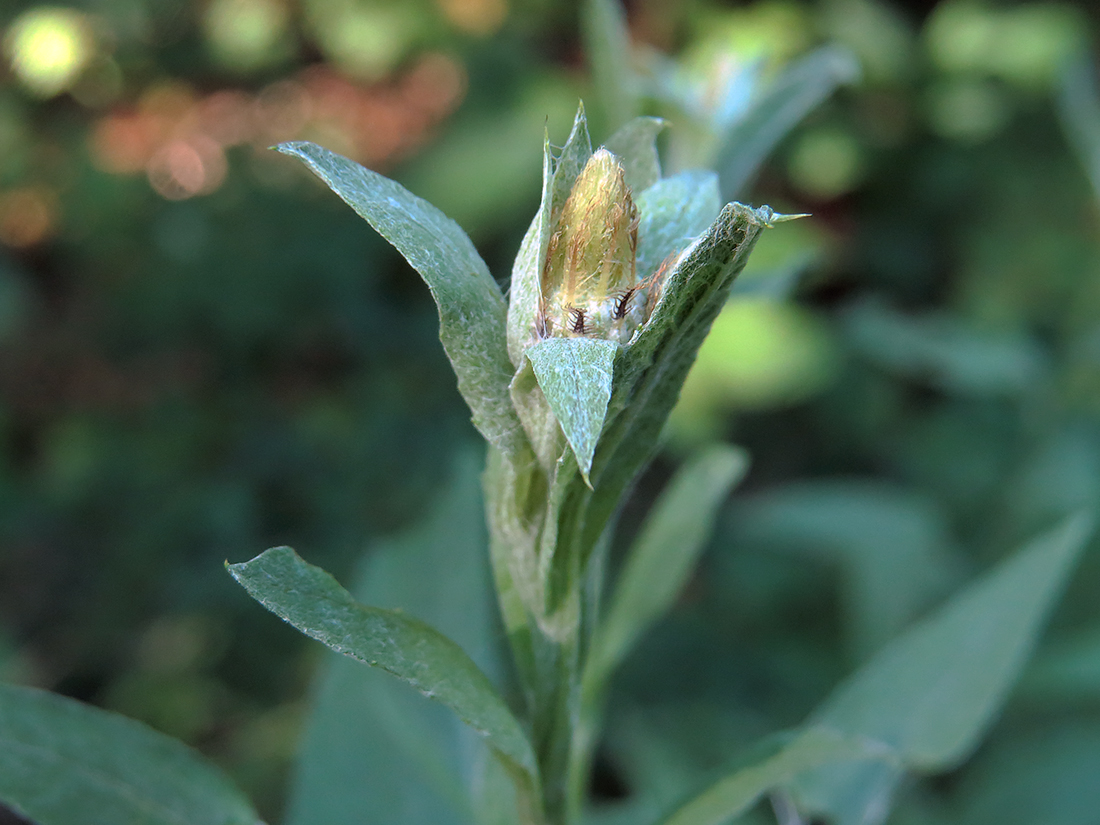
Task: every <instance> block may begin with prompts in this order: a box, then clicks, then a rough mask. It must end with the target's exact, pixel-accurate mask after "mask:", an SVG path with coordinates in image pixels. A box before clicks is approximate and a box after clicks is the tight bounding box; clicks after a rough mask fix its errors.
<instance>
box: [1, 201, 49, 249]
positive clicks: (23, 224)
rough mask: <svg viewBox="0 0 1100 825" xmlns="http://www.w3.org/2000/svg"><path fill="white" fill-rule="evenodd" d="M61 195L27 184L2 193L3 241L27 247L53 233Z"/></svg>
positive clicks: (19, 246) (15, 245) (7, 243)
mask: <svg viewBox="0 0 1100 825" xmlns="http://www.w3.org/2000/svg"><path fill="white" fill-rule="evenodd" d="M56 203H57V198H56V197H55V196H54V193H53V192H52V191H51V190H49V189H47V188H46V187H43V186H25V187H21V188H19V189H13V190H11V191H10V192H6V193H4V194H3V195H0V242H2V243H4V244H6V245H8V246H12V247H16V248H24V247H28V246H34V245H35V244H39V243H41V242H42V241H44V240H46V239H47V238H48V237H49V236H50V235H52V234H53V230H54V227H55V225H56V223H57V206H56Z"/></svg>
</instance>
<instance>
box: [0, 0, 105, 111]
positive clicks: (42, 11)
mask: <svg viewBox="0 0 1100 825" xmlns="http://www.w3.org/2000/svg"><path fill="white" fill-rule="evenodd" d="M94 53H95V38H94V37H93V34H92V27H91V25H90V24H89V22H88V18H87V17H86V16H85V15H83V14H81V13H80V12H78V11H76V10H74V9H66V8H55V7H49V6H39V7H37V8H33V9H30V10H28V11H26V12H24V13H23V14H21V15H20V16H19V17H17V18H16V19H15V22H13V23H12V24H11V27H10V28H9V29H8V32H7V34H6V36H5V37H4V54H5V55H6V56H7V58H8V60H9V61H10V62H11V67H12V70H13V71H14V72H15V75H16V77H18V78H19V80H20V81H21V82H22V83H23V85H25V86H26V87H27V88H28V89H30V91H31V92H33V93H34V94H36V95H39V96H41V97H53V96H54V95H56V94H59V93H60V92H63V91H65V90H66V89H67V88H69V86H70V85H71V84H72V83H73V82H74V81H75V80H76V78H77V77H78V76H79V75H80V72H81V70H82V69H83V68H84V66H85V65H87V63H88V61H89V60H91V58H92V56H93V54H94Z"/></svg>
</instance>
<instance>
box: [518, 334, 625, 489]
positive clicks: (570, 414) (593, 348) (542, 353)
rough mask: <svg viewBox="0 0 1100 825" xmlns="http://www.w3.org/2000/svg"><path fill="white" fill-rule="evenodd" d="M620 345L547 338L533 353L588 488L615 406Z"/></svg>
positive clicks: (537, 374) (537, 371) (540, 378)
mask: <svg viewBox="0 0 1100 825" xmlns="http://www.w3.org/2000/svg"><path fill="white" fill-rule="evenodd" d="M618 350H619V344H618V343H616V342H615V341H604V340H602V339H599V338H547V339H545V340H543V341H539V342H538V343H537V344H535V345H534V346H533V347H531V348H530V349H528V350H527V357H528V358H530V359H531V366H532V368H533V369H534V371H535V377H536V378H537V379H538V382H539V387H540V388H541V389H542V392H543V394H544V395H545V396H546V402H547V403H548V404H549V405H550V409H551V410H553V412H554V416H555V417H556V418H557V420H558V423H559V424H561V428H562V432H564V433H565V438H566V440H567V441H568V442H569V446H570V447H572V448H573V455H575V456H576V458H577V466H578V468H580V471H581V475H582V476H583V477H584V480H585V483H588V471H589V470H590V469H591V468H592V456H593V455H594V454H595V452H596V443H597V442H598V441H599V438H600V433H601V432H602V431H603V422H604V416H606V415H607V402H608V401H610V400H611V379H612V368H613V365H614V363H615V354H616V353H617V352H618Z"/></svg>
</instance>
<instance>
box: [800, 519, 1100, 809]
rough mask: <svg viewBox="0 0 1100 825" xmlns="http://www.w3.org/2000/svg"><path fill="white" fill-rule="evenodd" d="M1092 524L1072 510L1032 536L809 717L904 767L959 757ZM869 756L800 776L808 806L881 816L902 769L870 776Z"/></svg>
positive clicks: (1026, 649) (1026, 648)
mask: <svg viewBox="0 0 1100 825" xmlns="http://www.w3.org/2000/svg"><path fill="white" fill-rule="evenodd" d="M1091 533H1092V523H1091V521H1090V520H1089V519H1088V518H1087V517H1085V516H1084V515H1078V516H1076V517H1073V518H1070V519H1068V520H1067V521H1065V522H1064V523H1063V524H1061V525H1060V526H1059V527H1057V528H1056V529H1054V530H1052V531H1051V532H1048V533H1046V534H1044V535H1042V536H1040V537H1038V538H1037V539H1035V540H1033V541H1032V542H1030V543H1029V544H1028V545H1027V546H1025V547H1024V548H1023V549H1022V550H1021V551H1019V552H1018V553H1017V554H1016V555H1015V556H1013V557H1012V558H1010V559H1009V560H1008V561H1005V562H1003V563H1001V564H1000V565H999V566H998V567H997V568H995V569H994V570H993V571H991V572H990V573H987V574H986V575H985V576H983V577H982V578H981V579H980V580H979V581H978V582H977V583H976V584H974V585H972V586H970V587H969V588H967V589H966V590H965V591H964V592H963V593H961V594H960V595H958V596H956V597H954V598H953V599H951V601H949V602H948V603H947V605H945V606H944V607H942V608H941V609H940V610H939V611H937V612H936V613H935V614H933V615H932V616H931V617H929V618H928V619H926V620H924V621H922V622H920V623H919V624H917V625H916V626H915V627H913V628H912V629H911V630H909V631H908V632H906V633H905V634H904V635H903V636H901V637H900V638H898V639H897V640H896V641H894V642H893V643H891V644H890V645H889V646H887V647H886V648H885V649H884V650H882V652H880V653H879V654H878V655H877V656H876V657H875V658H874V659H872V660H871V661H870V662H869V663H868V664H867V665H866V666H865V667H864V668H862V669H861V670H860V671H859V672H857V673H856V674H855V675H854V676H853V677H852V678H850V679H849V680H848V681H847V682H845V683H844V684H842V685H841V686H840V687H839V688H838V689H837V690H836V692H835V693H834V694H833V695H832V697H831V698H830V699H829V700H828V701H826V703H825V704H824V705H823V706H822V707H821V709H820V710H819V711H817V712H816V713H815V714H814V716H813V719H812V723H813V724H817V725H825V726H827V727H830V728H834V729H836V730H839V731H841V732H842V733H844V734H846V735H850V736H857V737H866V738H868V739H871V740H874V741H877V742H881V743H882V744H884V745H886V746H887V747H889V748H891V749H892V750H894V751H895V752H896V753H897V754H898V757H899V759H900V760H901V761H902V762H903V763H904V764H905V765H906V766H907V767H910V768H912V769H915V770H920V771H933V770H941V769H944V768H947V767H950V766H952V765H954V764H956V763H957V762H959V761H960V760H961V759H963V758H964V757H965V756H966V755H967V754H968V753H969V752H970V751H971V750H972V749H973V748H974V747H975V745H976V744H977V742H978V741H979V739H980V738H981V736H982V734H983V733H984V731H985V729H986V728H987V727H988V726H989V724H990V722H991V721H992V719H993V717H994V715H995V714H996V713H997V711H998V710H999V709H1000V707H1001V705H1002V704H1003V703H1004V700H1005V698H1006V696H1007V694H1008V691H1009V689H1010V688H1011V686H1012V684H1013V683H1014V682H1015V681H1016V678H1017V676H1018V674H1019V672H1020V669H1021V668H1022V667H1023V664H1024V662H1026V660H1027V658H1028V656H1029V655H1030V652H1031V649H1032V647H1033V645H1034V643H1035V640H1036V638H1037V636H1038V634H1039V631H1040V630H1041V628H1042V625H1043V623H1044V621H1045V620H1046V616H1047V614H1048V613H1049V612H1050V610H1051V608H1052V607H1053V605H1054V604H1055V602H1056V601H1057V599H1058V597H1059V594H1060V593H1061V591H1062V589H1063V587H1064V585H1065V582H1066V580H1067V579H1068V577H1069V574H1070V572H1071V571H1072V569H1073V567H1074V565H1075V563H1076V562H1077V559H1078V557H1079V555H1080V553H1081V551H1082V550H1083V549H1084V547H1085V543H1086V541H1087V539H1088V537H1089V536H1090V535H1091ZM866 770H867V766H866V765H862V766H861V765H858V764H857V765H854V766H846V767H841V768H838V769H835V770H832V771H829V770H826V771H818V772H814V773H813V774H810V775H807V776H804V777H801V778H800V779H798V780H797V781H796V782H795V783H794V792H795V795H796V797H797V798H798V799H799V800H800V802H801V804H802V805H803V806H804V807H805V808H807V809H808V810H812V811H822V812H829V813H832V814H834V815H836V814H837V813H838V809H840V808H841V807H844V808H846V809H847V813H846V815H845V816H844V817H843V818H842V819H840V821H841V822H864V821H866V822H875V821H880V819H879V818H877V817H875V816H870V815H869V814H868V813H867V811H868V809H870V808H872V807H874V808H876V809H877V810H878V813H879V815H880V816H884V815H885V813H886V811H887V810H888V808H887V806H886V805H885V804H884V802H883V801H882V799H881V798H876V799H867V800H866V803H865V804H856V803H854V802H853V801H852V800H853V795H855V796H856V797H858V796H860V795H863V796H864V798H866V797H867V796H878V797H882V796H883V795H888V793H889V789H890V787H892V785H893V784H894V782H895V781H896V777H889V776H886V777H880V781H878V782H873V783H872V782H868V781H867V777H866V775H861V774H865V772H866Z"/></svg>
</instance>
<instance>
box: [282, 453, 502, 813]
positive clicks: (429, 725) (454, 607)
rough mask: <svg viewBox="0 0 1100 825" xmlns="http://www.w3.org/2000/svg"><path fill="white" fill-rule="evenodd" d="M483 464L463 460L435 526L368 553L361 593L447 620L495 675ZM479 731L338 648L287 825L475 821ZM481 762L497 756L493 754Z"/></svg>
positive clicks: (433, 518)
mask: <svg viewBox="0 0 1100 825" xmlns="http://www.w3.org/2000/svg"><path fill="white" fill-rule="evenodd" d="M478 471H479V467H478V462H477V461H476V460H474V458H473V456H472V455H466V456H463V460H462V461H461V462H459V463H458V466H457V467H456V469H455V471H454V473H453V478H452V480H451V483H450V486H449V488H448V489H447V490H446V492H445V495H444V496H443V497H442V498H441V500H440V501H438V502H437V503H436V505H435V507H434V509H433V511H432V513H431V514H430V515H429V516H428V517H427V518H426V519H425V521H424V522H423V523H421V524H420V525H418V526H417V527H416V528H415V529H414V530H413V531H411V532H409V533H407V534H405V535H402V536H399V537H397V538H395V539H393V540H391V541H389V542H385V543H383V544H381V545H380V546H378V547H375V548H372V549H370V550H369V551H368V553H367V555H366V556H365V557H364V559H363V562H362V564H361V565H360V571H359V574H358V575H357V576H356V580H357V582H358V584H357V586H356V587H355V589H354V593H355V596H356V598H357V600H359V601H361V602H370V603H372V604H378V605H381V606H384V607H388V608H395V609H403V610H407V611H408V612H409V613H411V614H414V615H417V616H422V617H424V619H426V620H427V621H429V622H430V623H431V624H433V625H435V626H438V627H446V628H447V631H448V635H449V636H450V637H451V638H453V639H454V640H455V641H456V642H458V643H459V644H460V645H461V646H462V647H463V649H464V650H466V651H467V652H468V653H469V654H470V656H471V658H473V659H474V661H475V662H476V663H477V664H478V665H479V666H480V667H481V668H482V669H483V670H485V671H486V672H488V673H494V672H497V671H499V669H500V668H499V663H498V662H496V661H495V656H494V655H493V654H494V653H495V651H493V650H492V648H491V642H492V639H493V633H492V610H493V598H492V593H491V592H490V588H489V576H490V573H489V569H488V556H487V552H486V537H485V528H484V524H483V517H482V512H483V508H482V505H481V497H480V495H479V494H478ZM428 573H430V575H427V574H428ZM467 734H468V731H467V729H466V728H464V727H463V726H461V725H460V724H459V723H458V721H457V720H456V719H455V717H454V716H453V715H452V714H451V713H449V712H448V711H447V710H446V709H445V708H443V707H441V706H440V705H438V704H436V703H434V702H429V701H428V700H427V699H425V698H423V697H421V696H418V695H417V694H416V693H414V692H413V691H410V690H407V689H406V688H405V687H404V686H402V685H400V684H399V683H398V682H397V681H396V680H394V679H391V678H390V677H389V676H387V675H386V674H383V673H379V672H377V671H375V670H373V669H371V668H365V667H362V666H361V665H360V664H359V663H358V662H354V661H352V660H350V659H348V658H347V657H344V656H336V655H334V654H333V655H331V656H330V657H329V658H328V659H327V662H326V668H325V669H324V671H323V673H322V674H321V677H320V680H319V683H318V690H317V692H316V697H315V699H314V703H313V711H312V714H311V718H310V721H309V724H308V728H307V733H306V736H305V740H304V743H303V745H302V748H301V751H300V755H299V758H298V764H297V768H296V771H295V775H294V780H293V784H292V786H291V794H290V801H289V803H288V814H287V818H286V822H287V825H313V823H317V822H324V823H326V825H359V824H360V823H385V825H390V823H401V822H432V823H436V825H447V824H448V823H467V822H469V821H470V818H471V811H470V801H469V793H468V786H469V785H470V779H471V778H470V777H467V776H465V774H466V773H468V772H469V769H468V763H469V762H470V761H471V760H470V758H469V757H470V754H471V752H472V750H473V749H474V748H476V747H477V746H478V743H476V742H474V741H472V739H473V737H472V735H467ZM481 761H487V762H489V763H494V762H495V760H493V758H492V757H491V756H489V755H488V754H486V755H485V756H484V757H483V758H482V760H481ZM487 769H488V768H487ZM504 784H505V787H504V788H497V789H496V793H497V794H502V793H503V791H505V790H507V786H508V785H510V781H509V780H508V779H507V775H505V777H504ZM505 799H506V794H505ZM514 814H515V812H514V810H513V811H512V815H513V820H514Z"/></svg>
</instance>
